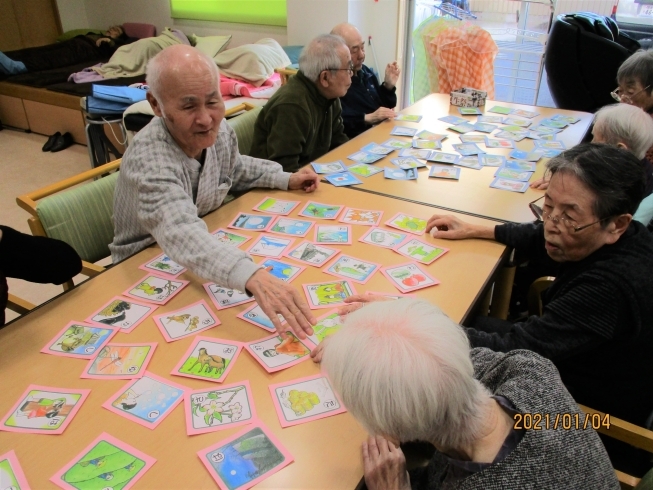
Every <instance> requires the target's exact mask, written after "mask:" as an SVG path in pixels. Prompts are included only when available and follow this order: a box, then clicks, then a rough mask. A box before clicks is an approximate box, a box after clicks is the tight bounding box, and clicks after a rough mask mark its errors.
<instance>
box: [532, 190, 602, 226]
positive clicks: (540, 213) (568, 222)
mask: <svg viewBox="0 0 653 490" xmlns="http://www.w3.org/2000/svg"><path fill="white" fill-rule="evenodd" d="M542 199H544V196H542V197H539V198H537V199H535V201H533V202H531V203H529V204H528V207H529V208H530V209H531V212H532V213H533V214H534V215H535V217H536V218H537V220H538V221H539V222H541V223H544V222H545V221H546V220H551V221H553V222H554V223H555V224H556V225H557V224H559V223H562V224H563V225H565V228H567V229H568V230H574V233H578V232H579V231H582V230H584V229H585V228H589V227H590V226H592V225H595V224H597V223H600V222H602V221H605V220H606V219H610V218H611V217H608V218H603V219H600V220H598V221H594V222H593V223H589V224H587V225H583V226H578V224H577V223H576V222H575V221H574V220H572V219H569V218H563V217H562V216H553V215H552V214H551V213H547V212H546V211H544V210H543V209H542V208H541V207H540V206H538V205H537V204H535V203H536V202H537V201H541V200H542Z"/></svg>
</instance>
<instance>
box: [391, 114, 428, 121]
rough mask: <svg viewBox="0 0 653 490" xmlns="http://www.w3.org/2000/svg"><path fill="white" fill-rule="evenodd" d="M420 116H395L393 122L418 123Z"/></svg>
mask: <svg viewBox="0 0 653 490" xmlns="http://www.w3.org/2000/svg"><path fill="white" fill-rule="evenodd" d="M421 120H422V116H418V115H416V114H397V115H396V116H395V121H407V122H420V121H421Z"/></svg>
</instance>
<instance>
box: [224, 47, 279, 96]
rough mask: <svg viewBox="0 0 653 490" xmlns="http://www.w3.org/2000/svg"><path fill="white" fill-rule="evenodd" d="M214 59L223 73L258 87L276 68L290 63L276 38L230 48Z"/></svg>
mask: <svg viewBox="0 0 653 490" xmlns="http://www.w3.org/2000/svg"><path fill="white" fill-rule="evenodd" d="M213 59H214V60H215V63H216V64H217V65H218V68H219V69H220V73H221V74H223V75H225V76H227V77H230V78H236V79H239V80H244V81H246V82H249V83H251V84H252V85H254V86H256V87H260V86H261V85H262V84H263V82H264V81H266V80H267V79H268V78H270V77H271V76H272V74H273V73H274V69H275V68H285V67H286V66H288V65H289V64H290V59H288V55H287V54H286V53H285V52H284V50H283V48H282V47H281V45H279V43H278V42H276V41H275V40H274V39H261V40H260V41H257V42H256V43H255V44H244V45H242V46H238V47H237V48H233V49H228V50H226V51H224V52H222V53H220V54H218V55H217V56H214V57H213Z"/></svg>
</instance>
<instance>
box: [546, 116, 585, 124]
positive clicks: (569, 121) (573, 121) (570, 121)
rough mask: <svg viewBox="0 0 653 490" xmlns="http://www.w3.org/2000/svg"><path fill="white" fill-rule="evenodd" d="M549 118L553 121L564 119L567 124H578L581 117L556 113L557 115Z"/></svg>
mask: <svg viewBox="0 0 653 490" xmlns="http://www.w3.org/2000/svg"><path fill="white" fill-rule="evenodd" d="M549 119H550V120H551V121H562V122H565V123H567V124H576V123H577V122H578V121H580V119H579V118H577V117H574V116H566V115H564V114H556V115H555V116H551V117H550V118H549Z"/></svg>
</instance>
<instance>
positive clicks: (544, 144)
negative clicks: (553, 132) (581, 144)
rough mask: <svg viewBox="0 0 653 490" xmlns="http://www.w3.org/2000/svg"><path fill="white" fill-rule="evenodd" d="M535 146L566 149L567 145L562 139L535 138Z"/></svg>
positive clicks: (548, 148)
mask: <svg viewBox="0 0 653 490" xmlns="http://www.w3.org/2000/svg"><path fill="white" fill-rule="evenodd" d="M533 143H534V144H535V147H536V148H546V149H547V150H566V149H567V147H566V146H565V144H564V143H563V142H562V141H558V140H555V141H546V140H537V141H534V142H533Z"/></svg>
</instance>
